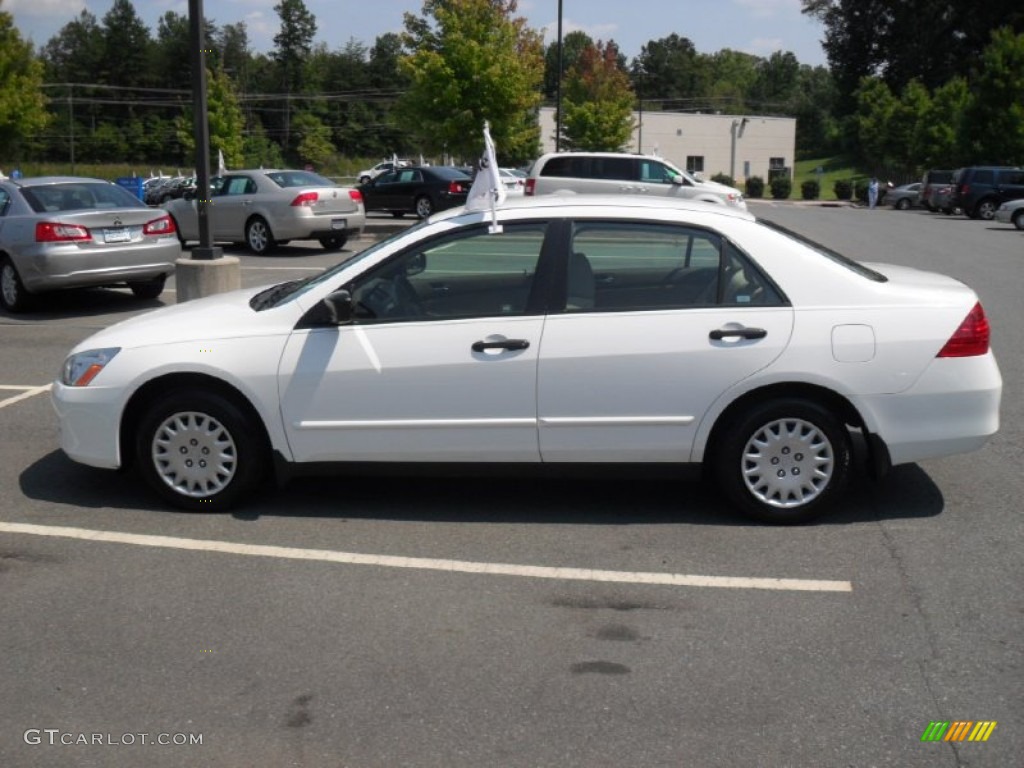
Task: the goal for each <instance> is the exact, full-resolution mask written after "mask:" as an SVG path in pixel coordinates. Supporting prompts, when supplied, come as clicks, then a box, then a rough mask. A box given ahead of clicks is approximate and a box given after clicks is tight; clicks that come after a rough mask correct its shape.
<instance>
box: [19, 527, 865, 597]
mask: <svg viewBox="0 0 1024 768" xmlns="http://www.w3.org/2000/svg"><path fill="white" fill-rule="evenodd" d="M0 533H22V534H28V535H31V536H55V537H59V538H66V539H82V540H85V541H102V542H109V543H115V544H133V545H135V546H140V547H159V548H162V549H184V550H191V551H195V552H220V553H224V554H231V555H246V556H249V557H274V558H281V559H285V560H312V561H319V562H325V563H342V564H345V565H375V566H378V567H382V568H415V569H419V570H426V571H445V572H448V573H479V574H486V575H490V576H519V577H525V578H533V579H559V580H566V581H595V582H606V583H615V584H644V585H661V586H671V587H719V588H725V589H768V590H782V591H798V592H852V591H853V585H852V584H851V583H850V582H849V581H820V580H814V579H764V578H747V577H742V576H698V575H693V574H682V573H651V572H642V571H641V572H631V571H602V570H592V569H589V568H557V567H548V566H540V565H512V564H509V563H477V562H469V561H464V560H435V559H432V558H423V557H395V556H391V555H366V554H358V553H355V552H335V551H332V550H326V549H298V548H295V547H276V546H269V545H258V544H236V543H234V542H230V541H213V540H208V539H181V538H177V537H173V536H147V535H142V534H136V533H122V532H119V531H95V530H89V529H87V528H69V527H64V526H51V525H31V524H28V523H2V522H0Z"/></svg>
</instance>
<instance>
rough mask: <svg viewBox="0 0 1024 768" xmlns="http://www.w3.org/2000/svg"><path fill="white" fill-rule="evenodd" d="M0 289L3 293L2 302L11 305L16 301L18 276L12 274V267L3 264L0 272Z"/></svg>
mask: <svg viewBox="0 0 1024 768" xmlns="http://www.w3.org/2000/svg"><path fill="white" fill-rule="evenodd" d="M0 290H2V291H3V294H4V303H5V304H7V305H8V306H12V305H14V304H16V303H17V301H18V277H17V275H15V274H14V267H12V266H11V265H10V264H4V266H3V271H2V272H0Z"/></svg>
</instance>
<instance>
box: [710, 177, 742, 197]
mask: <svg viewBox="0 0 1024 768" xmlns="http://www.w3.org/2000/svg"><path fill="white" fill-rule="evenodd" d="M700 185H701V186H702V187H704V188H705V189H713V190H715V191H717V192H722V193H727V192H731V193H732V194H734V195H740V196H741V197H742V196H743V193H742V192H740V191H739V190H738V189H736V187H730V186H729V185H728V184H719V183H718V182H717V181H702V182H701V183H700Z"/></svg>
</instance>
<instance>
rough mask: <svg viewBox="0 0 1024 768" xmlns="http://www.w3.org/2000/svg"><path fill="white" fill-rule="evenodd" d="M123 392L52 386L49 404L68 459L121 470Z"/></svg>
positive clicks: (116, 389) (102, 388)
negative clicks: (53, 412) (55, 414)
mask: <svg viewBox="0 0 1024 768" xmlns="http://www.w3.org/2000/svg"><path fill="white" fill-rule="evenodd" d="M121 392H122V390H121V389H120V388H109V387H97V386H95V385H91V386H88V387H69V386H67V385H65V384H63V383H61V382H60V381H55V382H54V383H53V387H52V388H51V389H50V401H51V403H52V404H53V407H54V410H55V411H56V412H57V420H58V423H59V426H60V447H61V450H63V451H64V453H66V454H67V455H68V457H69V458H71V459H73V460H74V461H77V462H79V463H80V464H87V465H89V466H90V467H102V468H105V469H118V468H120V466H121V445H120V442H121V441H120V422H121V410H122V406H123V404H122V402H121V400H120V394H121Z"/></svg>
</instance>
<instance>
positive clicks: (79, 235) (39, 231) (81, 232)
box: [36, 221, 92, 243]
mask: <svg viewBox="0 0 1024 768" xmlns="http://www.w3.org/2000/svg"><path fill="white" fill-rule="evenodd" d="M75 240H92V235H91V234H89V230H88V229H86V228H85V227H83V226H79V225H78V224H60V223H58V222H55V221H39V222H36V242H37V243H68V242H72V241H75Z"/></svg>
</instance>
